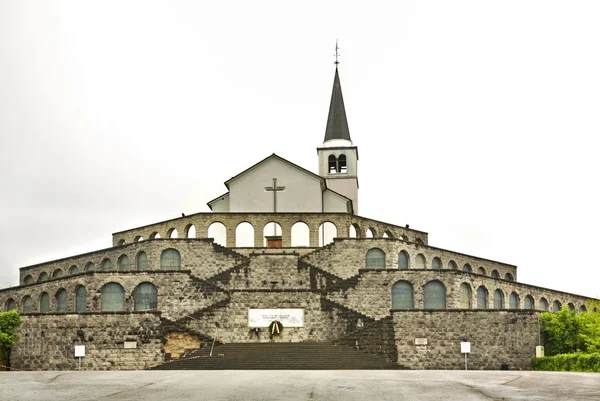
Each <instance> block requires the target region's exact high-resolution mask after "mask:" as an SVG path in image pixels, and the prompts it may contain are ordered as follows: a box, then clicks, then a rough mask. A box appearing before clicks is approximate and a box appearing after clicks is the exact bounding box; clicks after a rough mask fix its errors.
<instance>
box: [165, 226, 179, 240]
mask: <svg viewBox="0 0 600 401" xmlns="http://www.w3.org/2000/svg"><path fill="white" fill-rule="evenodd" d="M167 237H168V238H179V233H178V232H177V229H176V228H171V229H170V230H169V231H167Z"/></svg>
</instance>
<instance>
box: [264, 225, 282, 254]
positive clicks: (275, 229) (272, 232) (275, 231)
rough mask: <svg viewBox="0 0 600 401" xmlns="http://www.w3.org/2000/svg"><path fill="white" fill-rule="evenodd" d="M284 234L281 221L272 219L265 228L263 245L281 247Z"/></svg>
mask: <svg viewBox="0 0 600 401" xmlns="http://www.w3.org/2000/svg"><path fill="white" fill-rule="evenodd" d="M281 236H282V231H281V226H280V225H279V223H276V222H274V221H270V222H268V223H267V224H265V226H264V228H263V246H264V247H266V246H271V247H273V248H281V241H280V240H279V239H280V238H281Z"/></svg>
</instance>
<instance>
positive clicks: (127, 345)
mask: <svg viewBox="0 0 600 401" xmlns="http://www.w3.org/2000/svg"><path fill="white" fill-rule="evenodd" d="M123 345H124V348H137V341H125V342H124V343H123Z"/></svg>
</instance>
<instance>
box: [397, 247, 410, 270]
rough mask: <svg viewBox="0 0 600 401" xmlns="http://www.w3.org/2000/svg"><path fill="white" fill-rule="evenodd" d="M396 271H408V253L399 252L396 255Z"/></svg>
mask: <svg viewBox="0 0 600 401" xmlns="http://www.w3.org/2000/svg"><path fill="white" fill-rule="evenodd" d="M398 269H408V253H406V251H400V253H399V254H398Z"/></svg>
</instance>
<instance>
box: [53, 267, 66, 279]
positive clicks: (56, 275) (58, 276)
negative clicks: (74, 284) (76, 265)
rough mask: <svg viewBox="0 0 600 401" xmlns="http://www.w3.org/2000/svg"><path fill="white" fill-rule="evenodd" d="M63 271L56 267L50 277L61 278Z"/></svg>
mask: <svg viewBox="0 0 600 401" xmlns="http://www.w3.org/2000/svg"><path fill="white" fill-rule="evenodd" d="M64 275H65V274H64V273H63V271H62V270H61V269H56V270H55V271H54V273H52V278H61V277H64Z"/></svg>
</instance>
